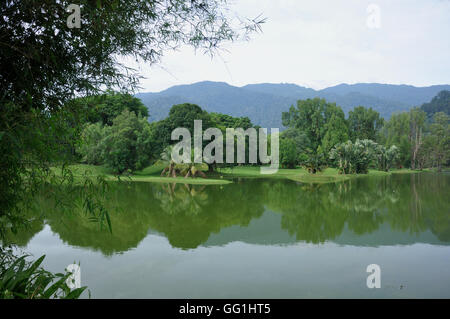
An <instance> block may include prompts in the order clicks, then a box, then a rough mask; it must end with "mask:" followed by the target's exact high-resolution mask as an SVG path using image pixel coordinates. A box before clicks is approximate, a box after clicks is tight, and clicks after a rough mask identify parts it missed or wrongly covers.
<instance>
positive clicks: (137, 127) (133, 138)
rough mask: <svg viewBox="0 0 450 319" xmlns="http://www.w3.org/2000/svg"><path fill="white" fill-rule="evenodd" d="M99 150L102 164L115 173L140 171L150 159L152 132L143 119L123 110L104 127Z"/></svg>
mask: <svg viewBox="0 0 450 319" xmlns="http://www.w3.org/2000/svg"><path fill="white" fill-rule="evenodd" d="M103 129H104V131H105V132H104V138H103V139H102V140H101V143H100V149H101V156H102V159H103V162H104V163H105V164H106V165H107V166H108V167H110V168H111V169H113V170H114V171H115V172H116V173H119V174H122V173H124V172H125V171H127V170H131V171H133V170H136V169H142V168H144V167H145V166H146V165H148V164H149V162H150V160H151V158H152V135H153V134H152V131H151V128H150V126H149V124H148V122H147V120H146V119H145V118H143V117H137V116H136V115H135V114H134V113H133V112H130V111H128V110H124V111H123V112H122V114H120V115H119V116H117V117H116V118H115V119H114V120H113V125H112V126H105V127H104V128H103Z"/></svg>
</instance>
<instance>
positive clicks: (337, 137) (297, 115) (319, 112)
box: [282, 98, 348, 162]
mask: <svg viewBox="0 0 450 319" xmlns="http://www.w3.org/2000/svg"><path fill="white" fill-rule="evenodd" d="M282 120H283V125H284V126H286V127H288V128H294V129H297V130H299V131H300V132H302V133H304V134H305V135H306V137H307V139H308V140H309V142H310V150H311V153H317V150H318V149H319V148H320V150H322V152H323V153H325V152H327V151H329V149H331V147H333V146H334V145H335V144H336V143H339V142H343V141H345V140H347V139H348V128H347V124H346V121H345V114H344V111H342V109H341V108H340V107H339V106H336V104H335V103H328V102H327V101H326V100H324V99H320V98H314V99H307V100H300V101H298V102H297V107H294V106H291V108H290V109H289V111H288V112H283V113H282ZM316 155H317V154H316ZM319 157H320V156H319ZM316 159H319V158H316ZM313 162H317V161H316V160H314V161H313Z"/></svg>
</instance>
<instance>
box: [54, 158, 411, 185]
mask: <svg viewBox="0 0 450 319" xmlns="http://www.w3.org/2000/svg"><path fill="white" fill-rule="evenodd" d="M70 168H71V170H72V172H73V174H74V177H75V179H76V180H80V181H81V177H83V176H89V177H95V176H99V175H101V176H104V177H105V178H106V180H109V181H118V180H119V179H118V177H117V175H115V174H113V173H112V172H111V171H109V170H108V169H107V168H106V167H104V166H95V165H86V164H76V165H71V166H70ZM54 169H55V171H56V172H58V169H57V168H54ZM163 169H164V165H163V164H159V163H157V164H155V165H152V166H149V167H146V168H145V169H143V170H140V171H136V172H134V173H133V174H132V175H130V176H121V177H120V180H122V181H132V182H149V183H182V184H192V185H220V184H228V183H232V182H231V181H230V179H231V178H236V177H245V178H285V179H290V180H293V181H296V182H301V183H308V184H311V183H314V184H322V183H336V182H342V181H346V180H349V179H351V178H358V177H364V176H386V175H391V174H411V173H417V172H418V171H414V170H410V169H395V170H392V171H389V172H383V171H377V170H372V169H371V170H369V173H368V174H359V175H357V174H349V175H342V174H339V173H338V170H337V169H336V168H327V169H325V170H324V171H322V172H320V173H317V174H310V173H308V172H307V171H306V170H305V169H303V168H295V169H279V170H278V172H277V173H276V174H270V175H263V174H261V172H260V168H259V167H254V166H235V167H233V168H219V169H218V170H217V172H215V173H213V174H212V175H209V177H208V178H206V179H205V178H184V177H181V176H180V177H175V178H174V177H161V176H160V174H161V171H162V170H163ZM204 169H205V170H206V167H205V168H204ZM202 170H203V168H202Z"/></svg>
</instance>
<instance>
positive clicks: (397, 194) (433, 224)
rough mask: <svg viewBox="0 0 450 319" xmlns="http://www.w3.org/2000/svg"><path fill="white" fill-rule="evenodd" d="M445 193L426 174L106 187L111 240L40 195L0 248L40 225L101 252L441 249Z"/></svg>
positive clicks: (448, 236)
mask: <svg viewBox="0 0 450 319" xmlns="http://www.w3.org/2000/svg"><path fill="white" fill-rule="evenodd" d="M449 190H450V175H437V174H431V173H422V174H414V175H394V176H391V177H371V178H358V179H354V180H351V181H347V182H345V183H337V184H324V185H305V184H299V183H296V182H292V181H287V180H276V179H268V180H252V179H248V180H245V179H244V180H236V181H235V183H233V184H229V185H224V186H195V185H182V184H150V183H122V184H117V183H115V184H112V185H111V190H110V192H109V193H108V206H109V207H108V208H109V210H110V212H111V221H112V225H113V233H112V234H110V233H109V232H107V231H102V230H99V228H98V225H97V224H95V223H92V222H90V221H89V220H87V219H86V218H80V217H79V216H77V214H74V213H73V212H71V213H68V212H67V211H65V210H64V209H62V208H61V207H58V206H57V207H55V203H54V202H52V201H51V200H48V199H44V198H40V199H38V201H37V203H36V209H35V210H34V211H32V212H28V213H27V214H28V216H29V217H30V218H33V221H32V223H31V227H29V228H28V229H26V230H23V231H21V232H19V234H17V235H13V234H10V235H9V241H10V242H15V243H17V244H19V245H22V246H25V245H26V244H27V243H28V242H29V241H30V239H31V238H32V237H33V236H34V234H36V233H38V232H40V231H41V230H42V228H43V225H44V224H48V225H49V226H50V227H51V229H52V231H53V232H54V233H57V234H58V235H59V237H60V238H61V239H62V240H63V241H64V242H66V243H67V244H69V245H73V246H78V247H85V248H89V249H93V250H97V251H101V252H102V253H103V254H105V255H112V254H115V253H121V252H125V251H127V250H129V249H132V248H134V247H137V245H138V244H139V243H140V242H141V241H142V240H143V239H144V238H145V237H146V236H147V235H148V233H159V234H162V235H164V236H165V237H166V238H167V239H168V240H169V242H170V244H171V245H172V246H173V247H177V248H182V249H192V248H196V247H198V246H200V245H211V244H214V242H219V243H220V244H226V243H228V242H232V241H236V240H240V238H246V239H245V240H248V241H250V242H253V243H260V244H265V245H267V244H279V243H280V242H286V241H288V242H289V241H304V242H308V243H323V242H325V241H336V242H338V243H350V241H351V243H352V244H353V245H381V244H383V243H385V242H386V241H387V240H388V239H389V240H388V242H389V244H404V243H414V242H428V243H432V244H445V243H448V242H450V211H449V207H450V205H449V199H448V193H449ZM42 216H44V217H45V218H42ZM277 216H278V217H277ZM250 224H251V225H250ZM233 227H234V228H233ZM231 228H233V229H234V230H233V231H232V232H227V231H226V230H228V229H231ZM430 232H431V234H432V235H433V236H431V237H430V236H428V235H427V234H428V233H430ZM269 233H270V236H269V235H268V234H269ZM370 234H372V235H373V237H372V239H371V241H370V240H369V239H368V238H369V237H368V235H370ZM399 234H401V236H400V237H401V238H400V237H399ZM350 237H351V240H350V239H349V238H350ZM374 238H375V239H374Z"/></svg>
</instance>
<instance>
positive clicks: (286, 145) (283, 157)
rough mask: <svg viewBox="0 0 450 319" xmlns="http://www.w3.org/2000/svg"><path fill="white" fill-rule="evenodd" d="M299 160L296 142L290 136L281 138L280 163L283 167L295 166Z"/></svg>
mask: <svg viewBox="0 0 450 319" xmlns="http://www.w3.org/2000/svg"><path fill="white" fill-rule="evenodd" d="M297 161H298V158H297V151H296V145H295V142H294V141H293V140H291V139H290V138H282V139H281V140H280V163H281V165H282V167H286V168H295V165H296V164H297Z"/></svg>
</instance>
